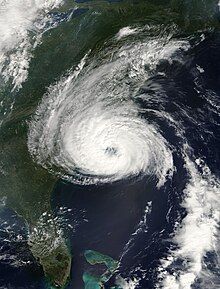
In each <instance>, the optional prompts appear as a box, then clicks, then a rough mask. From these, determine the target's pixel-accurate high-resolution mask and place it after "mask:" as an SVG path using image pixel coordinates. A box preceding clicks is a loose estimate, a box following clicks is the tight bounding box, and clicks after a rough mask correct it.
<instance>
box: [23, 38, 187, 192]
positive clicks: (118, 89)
mask: <svg viewBox="0 0 220 289" xmlns="http://www.w3.org/2000/svg"><path fill="white" fill-rule="evenodd" d="M181 46H182V48H181ZM186 47H187V44H186V43H184V42H182V43H181V42H174V41H173V43H166V39H164V40H159V39H150V40H149V43H139V44H137V45H136V46H135V47H133V46H123V45H122V47H121V48H120V50H119V51H117V52H116V51H115V52H114V51H111V53H114V54H115V55H114V56H113V59H112V55H111V54H110V52H107V54H106V57H107V60H104V61H101V62H100V63H99V66H98V67H96V61H97V60H92V61H91V63H88V64H86V58H87V57H88V56H87V57H85V58H84V59H83V60H82V61H81V63H80V64H79V66H78V68H77V69H76V71H74V72H73V73H72V74H71V75H70V76H69V77H68V78H67V79H65V80H61V81H60V82H59V83H57V84H56V85H55V87H53V88H51V91H50V92H49V94H48V95H46V96H45V98H44V100H43V101H42V104H41V105H40V106H39V108H38V110H37V113H36V116H35V117H34V119H33V121H32V123H31V125H30V133H29V141H28V145H29V150H30V152H31V154H32V155H33V156H35V157H36V159H37V161H38V162H40V163H41V164H43V165H44V166H46V167H49V168H51V170H53V169H54V170H55V171H56V172H58V173H61V174H62V175H63V177H65V176H66V177H69V178H70V179H71V180H72V181H73V182H76V183H83V184H92V183H103V182H113V181H117V180H122V179H126V178H130V177H135V176H138V175H139V176H141V175H149V176H156V177H157V180H158V186H160V185H162V184H163V183H164V182H165V180H166V178H167V177H169V176H171V175H172V171H173V169H174V168H173V159H172V148H171V146H170V145H169V143H168V142H167V141H166V139H165V138H164V137H163V135H162V134H161V132H160V128H159V127H158V126H157V125H155V124H154V123H152V122H151V121H148V120H147V119H145V118H144V116H143V113H144V111H143V110H142V108H141V107H140V105H138V103H137V101H136V98H137V95H138V93H139V88H140V87H141V86H142V85H144V81H145V80H146V79H147V78H148V77H150V75H151V74H153V73H154V69H155V68H156V66H157V64H158V63H159V61H160V60H161V59H167V60H169V61H172V56H173V57H174V59H175V57H176V56H175V53H178V50H179V52H180V51H181V49H186ZM140 51H141V53H140ZM142 52H144V53H143V54H142ZM109 57H111V58H109ZM146 65H148V66H149V68H148V69H146V70H145V66H146ZM124 77H126V78H125V79H123V78H124ZM122 79H123V80H122Z"/></svg>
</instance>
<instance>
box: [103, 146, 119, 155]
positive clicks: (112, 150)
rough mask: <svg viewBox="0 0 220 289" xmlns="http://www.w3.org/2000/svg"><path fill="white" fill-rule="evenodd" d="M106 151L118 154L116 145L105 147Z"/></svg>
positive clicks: (110, 153)
mask: <svg viewBox="0 0 220 289" xmlns="http://www.w3.org/2000/svg"><path fill="white" fill-rule="evenodd" d="M105 153H106V154H107V155H109V156H116V155H117V154H118V150H117V148H115V147H107V148H106V149H105Z"/></svg>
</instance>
